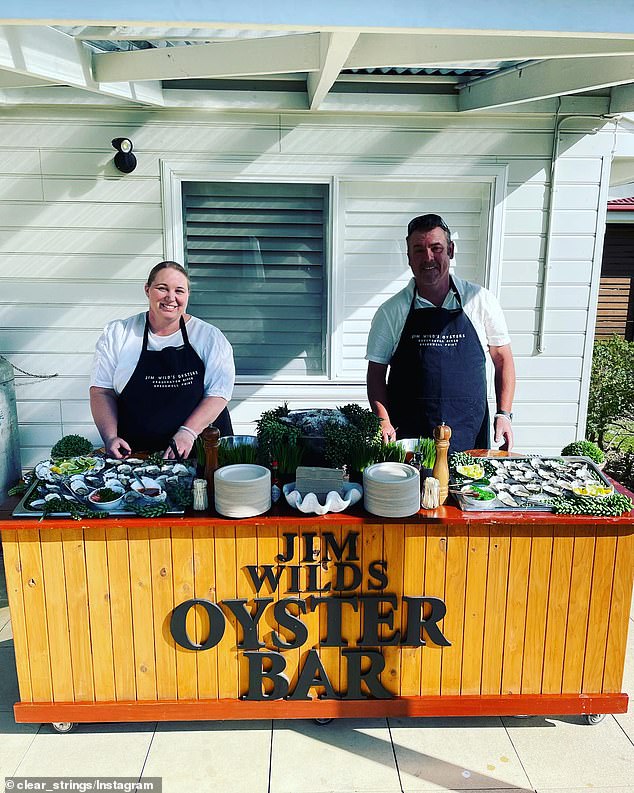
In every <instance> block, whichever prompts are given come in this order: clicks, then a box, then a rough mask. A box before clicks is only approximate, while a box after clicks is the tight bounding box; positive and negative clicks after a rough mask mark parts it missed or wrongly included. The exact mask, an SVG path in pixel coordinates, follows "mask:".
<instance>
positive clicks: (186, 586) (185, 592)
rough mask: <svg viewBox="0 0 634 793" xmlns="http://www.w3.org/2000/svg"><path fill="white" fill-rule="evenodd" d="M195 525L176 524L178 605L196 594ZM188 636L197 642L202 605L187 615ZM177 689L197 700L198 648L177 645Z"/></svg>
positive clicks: (174, 551) (174, 550)
mask: <svg viewBox="0 0 634 793" xmlns="http://www.w3.org/2000/svg"><path fill="white" fill-rule="evenodd" d="M192 531H193V529H192V528H189V527H186V526H172V564H173V565H174V604H175V605H176V606H177V605H178V604H179V603H183V602H184V601H185V600H191V599H192V598H193V597H194V547H193V541H192ZM186 628H187V635H188V636H189V638H190V639H191V640H192V641H194V642H197V641H198V639H199V636H200V632H201V630H202V619H201V616H200V615H199V613H198V607H195V608H192V609H190V610H189V613H188V614H187V622H186ZM176 690H177V692H178V699H195V698H196V696H197V695H198V685H197V669H196V651H195V650H190V649H188V648H186V647H181V646H180V645H179V644H177V645H176Z"/></svg>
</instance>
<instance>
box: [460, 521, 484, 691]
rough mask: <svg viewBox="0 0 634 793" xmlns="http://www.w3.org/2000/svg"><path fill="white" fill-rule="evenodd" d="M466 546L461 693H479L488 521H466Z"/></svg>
mask: <svg viewBox="0 0 634 793" xmlns="http://www.w3.org/2000/svg"><path fill="white" fill-rule="evenodd" d="M467 549H468V553H467V581H466V587H465V611H464V613H465V616H464V630H463V655H462V679H461V685H460V693H461V694H479V693H480V687H481V682H482V649H483V641H484V613H485V612H484V609H485V604H486V585H487V563H488V556H489V527H488V526H487V524H481V523H480V524H478V523H470V524H469V541H468V545H467Z"/></svg>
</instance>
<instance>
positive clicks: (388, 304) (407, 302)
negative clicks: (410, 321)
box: [365, 275, 511, 365]
mask: <svg viewBox="0 0 634 793" xmlns="http://www.w3.org/2000/svg"><path fill="white" fill-rule="evenodd" d="M452 281H453V283H454V285H455V287H456V289H457V291H458V294H459V295H460V299H461V301H462V308H463V310H464V312H465V314H466V315H467V316H468V317H469V319H470V320H471V323H472V325H473V327H474V328H475V331H476V333H477V334H478V338H479V340H480V344H481V345H482V349H483V350H484V352H485V354H486V353H487V352H488V348H489V347H502V346H503V345H505V344H510V343H511V337H510V336H509V332H508V328H507V326H506V320H505V319H504V314H503V313H502V308H501V306H500V304H499V302H498V300H497V298H496V297H495V295H493V294H492V293H491V292H489V290H488V289H485V288H484V287H483V286H480V285H479V284H474V283H471V281H464V280H463V279H462V278H457V277H456V276H455V275H452ZM414 289H415V282H414V279H413V278H412V279H411V281H410V282H409V283H408V284H407V286H406V287H405V288H404V289H401V291H400V292H397V293H396V294H395V295H394V296H393V297H391V298H390V299H389V300H386V301H385V303H383V305H381V306H379V308H378V309H377V312H376V314H375V315H374V318H373V320H372V326H371V328H370V334H369V336H368V347H367V353H366V356H365V357H366V359H367V360H368V361H373V362H374V363H380V364H386V365H387V364H389V363H390V361H391V360H392V356H393V355H394V353H395V352H396V348H397V347H398V343H399V341H400V338H401V333H402V332H403V328H404V327H405V320H406V319H407V315H408V313H409V308H410V306H411V304H412V297H413V296H414ZM415 308H417V309H418V308H423V309H424V308H436V306H434V304H433V303H430V302H429V300H425V298H423V297H420V296H419V295H418V294H417V295H416V303H415ZM442 308H447V309H455V308H459V305H458V301H457V300H456V296H455V295H454V292H453V290H452V289H450V290H449V292H448V294H447V297H446V298H445V300H444V302H443V304H442Z"/></svg>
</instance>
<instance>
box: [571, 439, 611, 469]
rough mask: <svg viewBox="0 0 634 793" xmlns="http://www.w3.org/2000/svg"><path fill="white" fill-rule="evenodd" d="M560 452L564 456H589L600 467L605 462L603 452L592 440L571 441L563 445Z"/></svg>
mask: <svg viewBox="0 0 634 793" xmlns="http://www.w3.org/2000/svg"><path fill="white" fill-rule="evenodd" d="M561 453H562V455H563V456H564V457H589V458H590V459H591V460H592V462H593V463H596V464H597V466H599V467H600V468H603V465H604V464H605V454H604V453H603V451H602V450H601V449H600V448H599V447H598V446H597V444H596V443H592V441H573V442H572V443H569V444H568V445H567V446H564V448H563V449H562V450H561Z"/></svg>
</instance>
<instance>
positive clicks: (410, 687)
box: [401, 524, 425, 696]
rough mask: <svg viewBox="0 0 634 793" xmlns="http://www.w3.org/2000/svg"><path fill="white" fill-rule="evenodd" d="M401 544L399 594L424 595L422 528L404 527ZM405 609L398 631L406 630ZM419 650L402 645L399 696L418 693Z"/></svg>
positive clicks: (423, 530) (423, 535)
mask: <svg viewBox="0 0 634 793" xmlns="http://www.w3.org/2000/svg"><path fill="white" fill-rule="evenodd" d="M403 542H404V547H403V593H404V594H405V595H409V596H410V597H421V596H422V595H423V594H424V579H425V527H424V526H421V525H416V524H407V525H406V526H405V537H404V541H403ZM406 612H407V610H406V609H404V610H403V615H402V620H401V633H402V635H405V634H406V633H407V613H406ZM420 670H421V649H420V648H419V647H403V649H402V650H401V696H418V695H419V694H420V680H421V678H420Z"/></svg>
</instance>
